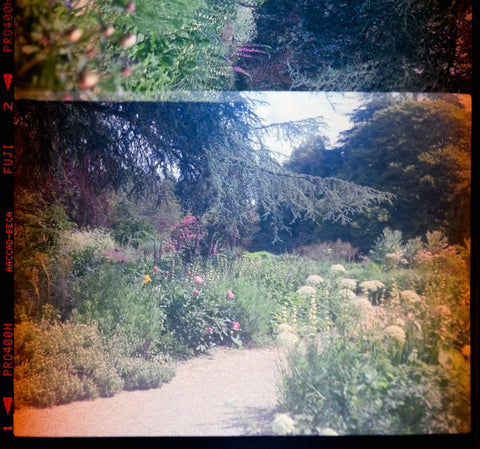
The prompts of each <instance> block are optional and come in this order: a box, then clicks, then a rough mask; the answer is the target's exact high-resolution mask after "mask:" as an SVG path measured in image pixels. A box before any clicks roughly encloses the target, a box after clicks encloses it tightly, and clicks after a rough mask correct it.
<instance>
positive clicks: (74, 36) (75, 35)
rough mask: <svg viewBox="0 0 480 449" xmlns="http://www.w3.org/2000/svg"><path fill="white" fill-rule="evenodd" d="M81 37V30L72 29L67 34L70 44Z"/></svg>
mask: <svg viewBox="0 0 480 449" xmlns="http://www.w3.org/2000/svg"><path fill="white" fill-rule="evenodd" d="M82 35H83V31H82V29H81V28H74V29H73V30H71V31H70V32H69V33H68V40H69V41H70V42H78V41H79V40H80V38H81V37H82Z"/></svg>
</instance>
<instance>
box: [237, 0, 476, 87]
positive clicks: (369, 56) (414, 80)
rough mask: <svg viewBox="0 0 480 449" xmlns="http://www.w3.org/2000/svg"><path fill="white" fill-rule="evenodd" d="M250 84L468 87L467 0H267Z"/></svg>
mask: <svg viewBox="0 0 480 449" xmlns="http://www.w3.org/2000/svg"><path fill="white" fill-rule="evenodd" d="M257 28H258V38H257V43H259V44H263V45H268V46H270V47H271V50H270V54H271V57H270V59H269V60H268V61H263V60H261V59H257V60H251V62H250V63H247V64H246V70H247V71H248V72H249V73H250V74H251V76H252V82H250V83H249V85H250V87H252V86H253V88H255V89H270V90H271V89H280V90H286V89H297V90H321V91H329V90H330V91H334V90H335V91H352V90H355V91H370V92H372V91H373V92H382V91H383V92H384V91H397V92H398V91H403V92H405V91H406V92H470V91H471V82H472V72H471V70H472V69H471V66H472V62H471V61H472V59H471V58H472V55H471V45H472V31H471V28H472V2H471V0H462V1H455V0H449V1H444V0H428V1H418V0H406V1H397V0H351V1H343V0H320V1H318V0H315V1H311V0H308V1H302V2H298V1H295V0H267V1H266V2H265V3H264V4H263V5H262V6H261V7H260V8H259V11H258V20H257Z"/></svg>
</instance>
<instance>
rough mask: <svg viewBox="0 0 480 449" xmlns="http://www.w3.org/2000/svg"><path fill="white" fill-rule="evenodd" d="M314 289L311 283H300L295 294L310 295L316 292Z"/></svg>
mask: <svg viewBox="0 0 480 449" xmlns="http://www.w3.org/2000/svg"><path fill="white" fill-rule="evenodd" d="M316 292H317V291H316V290H315V288H314V287H312V286H311V285H302V286H301V287H300V288H299V289H298V290H297V294H299V295H306V296H312V295H315V294H316Z"/></svg>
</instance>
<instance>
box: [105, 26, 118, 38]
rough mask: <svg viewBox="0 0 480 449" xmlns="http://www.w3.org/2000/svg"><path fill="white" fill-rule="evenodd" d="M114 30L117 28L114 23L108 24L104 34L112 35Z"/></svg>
mask: <svg viewBox="0 0 480 449" xmlns="http://www.w3.org/2000/svg"><path fill="white" fill-rule="evenodd" d="M114 32H115V28H114V27H113V26H112V25H107V26H106V27H105V28H104V29H103V35H104V36H106V37H108V36H111V35H112V34H113V33H114Z"/></svg>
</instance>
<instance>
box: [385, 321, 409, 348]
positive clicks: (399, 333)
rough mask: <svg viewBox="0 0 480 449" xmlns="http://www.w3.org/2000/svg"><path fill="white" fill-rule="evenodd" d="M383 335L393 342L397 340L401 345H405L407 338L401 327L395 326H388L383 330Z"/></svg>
mask: <svg viewBox="0 0 480 449" xmlns="http://www.w3.org/2000/svg"><path fill="white" fill-rule="evenodd" d="M383 334H384V335H385V336H386V337H387V338H389V339H392V340H396V341H398V342H399V343H401V344H403V343H405V338H406V337H405V332H404V330H403V329H402V328H401V327H399V326H395V325H392V326H388V327H386V328H385V329H384V330H383Z"/></svg>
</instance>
